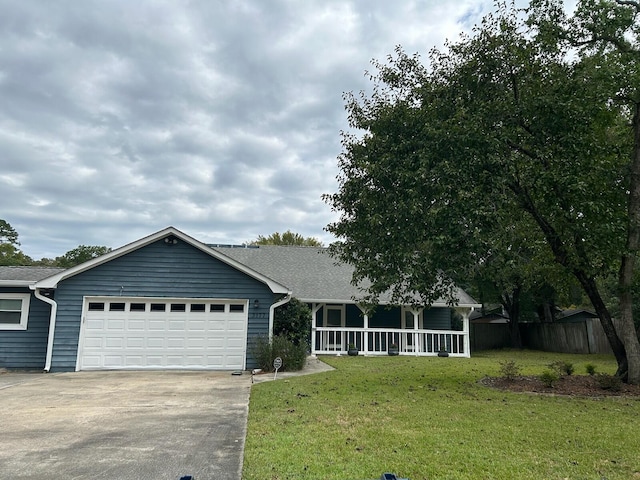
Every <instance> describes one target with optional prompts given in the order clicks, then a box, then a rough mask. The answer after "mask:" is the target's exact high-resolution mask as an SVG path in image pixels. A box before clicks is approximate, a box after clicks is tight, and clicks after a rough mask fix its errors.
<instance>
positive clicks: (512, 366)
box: [500, 360, 520, 382]
mask: <svg viewBox="0 0 640 480" xmlns="http://www.w3.org/2000/svg"><path fill="white" fill-rule="evenodd" d="M500 374H501V375H502V377H503V378H504V379H505V380H509V381H510V382H512V381H513V380H515V378H516V377H517V376H518V375H520V366H519V365H516V362H515V360H505V361H503V362H500Z"/></svg>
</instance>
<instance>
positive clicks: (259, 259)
mask: <svg viewBox="0 0 640 480" xmlns="http://www.w3.org/2000/svg"><path fill="white" fill-rule="evenodd" d="M211 248H212V249H213V250H216V251H218V252H221V253H224V254H225V255H227V256H229V257H231V258H234V259H235V260H237V261H238V262H240V263H242V264H244V265H247V266H249V267H251V268H253V269H255V270H257V271H258V272H261V273H262V274H264V275H266V276H267V277H270V278H273V279H274V280H276V281H278V282H280V283H282V284H283V285H286V286H287V287H288V288H289V289H290V290H291V291H292V293H293V296H294V297H296V298H298V299H299V300H302V301H304V302H326V303H353V302H354V299H358V298H362V297H363V296H364V292H363V290H362V288H360V286H355V285H353V284H352V283H351V278H352V275H353V267H352V266H351V265H348V264H344V263H340V262H338V261H337V260H336V259H335V258H334V257H332V256H331V255H330V254H329V252H328V250H327V249H326V248H319V247H301V246H281V245H258V246H225V245H217V246H216V245H212V246H211ZM361 286H362V287H366V284H362V285H361ZM456 298H457V300H458V305H460V306H474V307H475V306H479V305H478V303H477V302H476V301H475V300H474V299H473V298H472V297H471V296H469V295H468V294H467V293H466V292H465V291H464V290H462V289H461V288H457V291H456ZM389 302H390V296H389V295H382V296H381V297H380V303H383V304H384V303H389ZM434 305H438V306H444V305H446V302H445V301H444V300H439V301H437V302H434Z"/></svg>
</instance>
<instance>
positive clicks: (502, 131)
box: [324, 0, 640, 381]
mask: <svg viewBox="0 0 640 480" xmlns="http://www.w3.org/2000/svg"><path fill="white" fill-rule="evenodd" d="M622 3H625V5H624V6H623V5H622ZM633 5H636V3H635V2H620V3H619V4H618V3H615V2H611V1H606V0H589V1H585V2H582V3H581V4H580V7H579V8H578V9H577V11H576V14H575V16H574V17H572V18H567V17H566V16H565V15H564V13H563V11H562V4H561V3H560V2H558V1H554V0H549V1H547V0H540V1H534V2H532V6H531V8H530V9H528V10H527V11H526V13H525V16H524V18H523V12H522V11H518V10H517V9H516V7H515V5H514V4H507V3H506V2H505V3H502V2H499V3H498V4H497V10H498V11H497V12H496V13H494V14H491V15H488V16H487V17H485V18H484V19H483V21H482V24H481V25H478V26H476V28H475V29H474V32H473V35H471V36H465V37H463V38H462V39H461V40H460V41H458V42H456V43H451V44H449V45H448V46H447V47H448V48H447V50H445V51H437V50H433V51H431V53H430V55H429V59H428V66H424V65H423V64H422V63H421V60H420V58H419V57H418V55H408V54H406V53H405V52H404V51H403V50H402V48H400V47H399V48H398V49H397V50H396V52H395V55H392V56H389V58H388V61H387V63H386V64H383V63H380V62H374V67H375V69H376V72H375V73H374V74H373V75H372V76H371V78H372V80H373V82H374V85H373V93H372V94H371V95H369V96H367V95H365V94H361V95H360V96H357V95H353V94H349V95H347V96H346V97H345V100H346V109H347V112H348V118H349V124H350V127H351V130H350V131H349V132H348V133H345V134H344V136H343V150H342V153H341V155H340V156H339V158H338V164H339V167H340V175H339V177H338V192H337V193H334V194H329V195H325V196H324V199H325V201H326V202H327V203H329V204H330V205H331V207H332V208H333V209H335V210H336V211H337V212H339V213H340V217H339V219H338V220H337V221H336V222H334V223H331V224H330V225H328V226H327V230H328V231H329V232H331V233H333V234H334V235H335V236H336V237H337V238H338V239H339V240H340V242H339V243H336V244H333V245H332V246H331V249H332V251H333V252H334V253H335V254H337V255H338V256H339V258H340V259H341V260H343V261H345V262H347V263H350V264H352V265H354V267H355V273H354V280H355V281H362V280H365V279H367V280H369V281H370V282H371V283H370V287H369V290H368V296H367V298H366V299H365V300H366V301H375V299H376V298H377V297H378V296H379V295H380V294H381V293H382V292H385V291H387V290H389V289H390V290H391V292H392V297H393V301H394V302H397V303H410V302H414V301H415V300H414V299H415V297H416V294H417V295H419V296H420V302H421V303H423V304H431V303H433V301H435V299H437V298H445V299H448V300H449V301H453V297H454V296H453V293H454V287H453V282H454V281H455V280H457V279H460V278H471V277H473V276H476V275H478V276H481V277H483V278H487V277H488V278H496V279H500V285H497V288H498V290H499V291H501V292H507V293H508V294H511V293H512V292H513V289H514V288H521V289H525V290H527V289H531V288H532V287H533V286H535V285H539V284H541V283H540V279H543V280H544V281H545V282H547V283H549V284H551V285H552V286H554V287H557V286H558V285H560V289H561V290H562V289H563V288H564V287H563V286H562V283H563V277H564V276H566V275H573V276H574V277H575V281H576V282H578V283H579V284H580V286H581V288H582V289H583V290H584V291H585V293H586V294H587V296H588V298H589V299H590V301H591V302H592V303H593V304H594V305H595V306H596V308H597V309H598V311H597V313H598V315H599V316H600V319H601V321H602V322H603V324H604V325H605V327H606V328H605V331H606V332H609V341H610V343H611V345H612V348H613V351H614V353H615V354H616V357H617V360H618V363H619V366H620V368H621V369H624V368H625V366H624V364H625V363H626V362H625V358H624V347H623V346H622V343H621V342H620V341H619V339H618V338H617V335H616V329H615V328H614V327H613V323H612V321H611V315H610V313H609V312H608V311H607V309H606V308H605V307H604V306H602V295H601V293H600V291H599V289H598V284H597V282H596V279H598V278H602V277H603V276H606V275H608V274H610V273H611V272H613V271H616V270H617V267H618V266H619V265H620V261H621V259H622V260H624V259H625V258H627V257H628V252H629V251H635V250H636V246H631V245H627V238H628V236H627V233H628V231H636V229H637V228H640V225H635V226H634V225H631V224H630V222H636V220H635V219H636V218H638V217H640V216H639V215H636V213H631V214H630V213H629V212H630V211H631V212H637V211H638V210H640V198H639V199H638V202H637V205H636V204H633V203H630V202H632V200H633V197H632V196H631V194H634V195H635V193H636V192H640V188H639V189H636V188H635V187H633V185H632V183H637V182H638V181H639V179H640V155H637V156H636V157H637V162H636V163H637V165H636V163H633V162H631V163H630V160H629V159H630V158H636V157H634V156H633V155H632V153H634V141H633V135H632V130H631V129H629V128H628V125H629V123H630V122H631V120H633V119H637V121H636V124H637V125H636V124H634V125H635V126H637V127H639V131H640V123H638V122H640V115H636V116H634V115H632V114H631V112H635V106H636V105H637V104H639V103H638V102H640V93H639V92H638V85H640V67H639V65H640V58H639V55H640V54H638V55H635V54H632V53H628V54H627V53H625V51H628V52H631V50H634V49H637V46H638V38H639V37H638V30H639V27H638V25H639V24H638V18H640V16H634V15H633V14H631V13H630V12H632V11H633ZM579 40H584V42H585V43H582V44H581V45H582V47H579V46H578V45H579V44H578V43H577V42H578V41H579ZM625 49H626V50H625ZM634 51H636V50H634ZM636 53H637V52H636ZM633 55H635V56H633ZM627 94H628V95H627ZM352 132H355V133H352ZM639 145H640V143H639ZM638 148H640V146H639V147H638ZM631 169H633V171H634V172H636V173H634V174H633V175H630V174H629V172H630V171H631ZM638 187H640V185H639V186H638ZM399 192H401V194H399ZM634 205H635V206H634ZM629 238H631V237H629ZM627 263H628V262H627ZM631 268H632V265H631ZM621 281H622V280H621ZM627 286H628V285H627ZM624 291H625V290H624V289H623V292H624ZM621 303H622V302H621ZM628 304H629V302H627V303H626V305H628ZM623 311H625V310H624V309H623ZM621 318H623V320H624V321H623V322H621V323H622V324H623V325H625V330H624V331H625V332H628V331H629V329H628V328H626V327H628V326H629V325H628V324H629V323H631V324H632V318H631V315H628V316H624V315H623V316H621ZM631 328H633V326H632V325H631ZM625 344H627V345H632V343H631V337H628V336H627V338H626V341H625ZM636 344H637V339H636V340H635V341H634V342H633V345H636ZM632 361H633V362H635V360H634V357H633V355H630V356H629V365H630V373H629V375H630V377H632V376H633V377H634V378H635V379H636V381H640V364H633V365H632ZM632 370H633V375H632V373H631V371H632Z"/></svg>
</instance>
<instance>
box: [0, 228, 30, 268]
mask: <svg viewBox="0 0 640 480" xmlns="http://www.w3.org/2000/svg"><path fill="white" fill-rule="evenodd" d="M19 245H20V242H18V232H16V231H15V229H14V228H13V227H12V226H11V225H10V224H9V223H8V222H7V221H5V220H1V219H0V265H12V266H14V265H30V264H31V263H32V262H33V260H32V259H31V258H30V257H28V256H27V255H25V254H24V253H22V251H21V250H20V249H19V248H18V246H19Z"/></svg>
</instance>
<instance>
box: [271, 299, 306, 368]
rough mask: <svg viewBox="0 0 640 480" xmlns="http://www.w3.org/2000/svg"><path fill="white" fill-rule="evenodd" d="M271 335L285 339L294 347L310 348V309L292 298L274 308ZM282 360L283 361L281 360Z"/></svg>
mask: <svg viewBox="0 0 640 480" xmlns="http://www.w3.org/2000/svg"><path fill="white" fill-rule="evenodd" d="M273 335H274V336H276V335H277V336H281V337H286V338H288V339H289V340H291V342H293V343H294V344H295V345H304V347H305V350H306V351H309V347H310V346H311V343H310V342H311V309H310V308H309V307H308V306H307V304H306V303H303V302H301V301H300V300H298V299H297V298H292V299H291V300H290V301H289V302H288V303H285V304H284V305H282V306H281V307H278V308H276V311H275V316H274V319H273ZM283 360H284V359H283Z"/></svg>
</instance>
